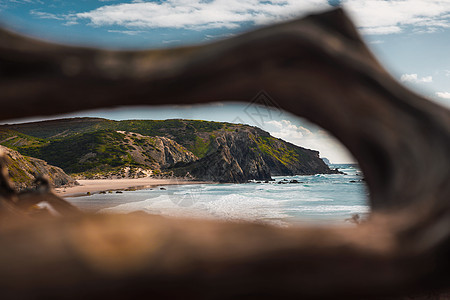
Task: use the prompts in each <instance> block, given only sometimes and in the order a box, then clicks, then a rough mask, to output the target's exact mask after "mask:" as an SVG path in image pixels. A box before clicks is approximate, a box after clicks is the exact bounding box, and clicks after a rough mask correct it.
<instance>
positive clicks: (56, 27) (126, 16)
mask: <svg viewBox="0 0 450 300" xmlns="http://www.w3.org/2000/svg"><path fill="white" fill-rule="evenodd" d="M338 5H341V6H342V7H343V8H344V9H345V10H346V11H347V12H348V14H349V15H350V17H351V18H352V20H353V21H354V23H355V24H356V26H357V28H358V29H359V31H360V33H361V35H362V37H363V38H364V40H365V41H366V43H367V44H368V46H369V47H370V49H371V50H372V51H373V53H374V54H375V56H376V57H377V58H378V60H379V61H380V62H381V64H383V65H384V66H385V67H386V69H387V70H388V71H389V72H390V73H391V74H392V76H393V77H394V78H396V79H397V80H398V81H399V82H401V83H402V84H404V85H406V86H408V87H409V88H411V89H412V90H414V91H416V92H418V93H420V94H422V95H423V96H425V97H426V98H428V99H430V101H434V102H437V103H439V104H441V105H442V106H445V107H447V108H450V55H449V53H450V0H342V1H339V0H272V1H261V0H165V1H163V0H157V1H144V0H129V1H123V0H78V1H70V0H68V1H62V0H51V1H50V0H10V1H5V0H0V23H1V25H2V26H6V27H7V28H9V29H11V30H13V31H17V32H21V33H24V34H27V35H30V36H34V37H37V38H41V39H44V40H48V41H53V42H58V43H65V44H72V45H83V46H93V47H101V48H112V49H144V48H167V47H177V46H183V45H190V44H199V43H209V42H213V41H214V40H218V39H224V38H228V37H232V36H234V35H238V34H240V33H242V32H246V31H249V30H252V29H254V28H259V27H262V26H267V25H270V24H273V23H277V22H282V21H286V20H291V19H294V18H298V17H301V16H304V15H305V14H308V13H314V12H320V11H323V10H326V9H330V8H332V7H333V6H338ZM256 96H257V95H255V97H256ZM267 96H268V97H269V98H270V95H267ZM271 100H272V101H274V102H275V103H276V99H271ZM68 116H98V117H104V118H109V119H116V120H120V119H166V118H191V119H203V120H215V121H227V122H237V123H247V124H250V125H254V126H258V127H261V128H263V129H264V130H267V131H269V132H270V133H271V134H272V135H274V136H276V137H279V138H282V139H284V140H287V141H289V142H292V143H294V144H297V145H300V146H304V147H308V148H312V149H316V150H319V151H320V152H321V156H323V157H327V158H329V159H330V160H331V161H332V162H352V161H353V158H352V157H350V156H349V155H348V153H346V152H345V149H344V150H343V147H342V146H340V145H339V144H338V143H337V142H336V141H335V140H334V139H333V138H332V137H331V136H330V135H329V134H327V133H326V132H324V131H323V130H322V129H320V128H318V127H316V126H314V125H313V124H311V123H309V122H307V121H305V120H302V119H299V118H297V117H295V116H292V115H290V114H288V113H286V112H282V111H278V110H275V111H270V110H268V108H267V107H266V106H265V105H262V106H261V107H259V108H258V106H257V105H256V104H255V103H253V104H252V105H250V107H249V105H248V104H239V103H232V104H224V103H214V104H211V105H207V106H195V107H179V106H177V107H173V106H172V107H151V108H144V107H142V108H121V109H114V110H101V111H89V112H79V113H77V114H71V115H68Z"/></svg>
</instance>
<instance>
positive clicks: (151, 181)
mask: <svg viewBox="0 0 450 300" xmlns="http://www.w3.org/2000/svg"><path fill="white" fill-rule="evenodd" d="M77 182H78V183H79V184H80V185H74V186H70V187H59V188H55V189H54V191H55V193H56V194H57V195H59V196H62V197H79V196H86V195H92V194H98V193H100V192H109V191H123V190H127V189H133V190H137V189H145V188H154V187H157V186H162V185H186V184H205V183H215V182H212V181H195V180H182V179H176V178H174V179H170V178H169V179H159V178H153V177H143V178H122V179H84V180H77Z"/></svg>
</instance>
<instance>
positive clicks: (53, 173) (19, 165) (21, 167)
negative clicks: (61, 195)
mask: <svg viewBox="0 0 450 300" xmlns="http://www.w3.org/2000/svg"><path fill="white" fill-rule="evenodd" d="M0 152H3V153H4V154H6V156H7V157H8V158H9V164H8V166H7V167H8V172H9V175H10V177H11V180H12V182H13V184H14V186H15V188H16V189H18V190H23V189H25V188H29V187H31V186H33V185H34V181H35V179H36V178H38V177H39V176H45V177H46V178H48V179H49V182H50V184H51V185H52V186H53V187H61V186H70V185H76V184H78V183H77V182H76V181H75V180H74V179H73V178H72V177H70V176H69V175H67V174H66V173H64V171H63V170H62V169H61V168H58V167H55V166H52V165H49V164H48V163H47V162H45V161H43V160H41V159H37V158H32V157H28V156H23V155H21V154H20V153H19V152H17V151H14V150H11V149H9V148H7V147H4V146H0Z"/></svg>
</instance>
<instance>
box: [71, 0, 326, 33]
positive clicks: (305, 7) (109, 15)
mask: <svg viewBox="0 0 450 300" xmlns="http://www.w3.org/2000/svg"><path fill="white" fill-rule="evenodd" d="M325 7H330V6H329V4H328V2H327V1H325V0H302V1H296V0H272V1H261V0H212V1H204V0H167V1H163V2H160V3H158V2H149V1H133V2H132V3H122V4H117V5H105V6H102V7H99V8H97V9H95V10H92V11H88V12H82V13H78V14H76V16H77V17H78V18H80V19H88V20H89V21H90V23H91V24H92V25H95V26H105V25H119V26H125V27H138V28H187V29H194V30H202V29H206V28H228V29H234V28H238V27H240V26H241V24H242V23H243V22H251V23H253V24H256V25H259V24H266V23H272V22H275V21H281V20H286V19H290V18H294V17H297V16H299V15H301V14H304V13H306V12H311V11H313V10H317V9H319V8H325Z"/></svg>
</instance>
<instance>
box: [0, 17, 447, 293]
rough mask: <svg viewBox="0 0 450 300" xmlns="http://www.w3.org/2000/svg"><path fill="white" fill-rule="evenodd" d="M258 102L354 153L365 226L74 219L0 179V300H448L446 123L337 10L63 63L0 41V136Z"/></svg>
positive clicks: (12, 38)
mask: <svg viewBox="0 0 450 300" xmlns="http://www.w3.org/2000/svg"><path fill="white" fill-rule="evenodd" d="M260 90H266V91H267V92H268V93H269V94H270V95H271V96H272V97H273V98H274V99H276V101H277V103H278V104H279V105H280V106H281V108H283V109H285V110H287V111H289V112H291V113H294V114H296V115H298V116H301V117H305V118H307V119H309V120H311V121H312V122H314V123H316V124H318V125H320V126H322V127H323V128H325V129H326V130H328V131H330V132H331V133H332V134H333V135H335V136H336V137H337V138H338V139H339V140H340V141H341V142H342V143H343V144H344V145H345V146H346V147H347V148H348V149H349V150H350V152H351V153H352V154H353V155H354V157H355V158H356V159H357V160H358V162H359V163H360V165H361V167H362V169H363V172H364V174H365V176H366V180H367V185H368V187H369V190H370V203H371V206H372V210H373V213H372V215H371V217H370V219H369V221H368V222H366V223H364V224H362V225H360V226H358V227H356V228H335V227H331V228H327V227H305V228H291V229H280V228H272V227H269V226H264V225H257V224H246V223H242V224H230V223H221V222H211V221H192V220H172V219H165V218H160V217H154V216H146V215H141V214H134V215H85V214H80V213H78V212H77V211H76V209H74V208H72V207H70V205H69V206H68V205H65V204H63V202H61V201H60V200H61V199H59V198H58V197H56V196H55V195H53V194H52V193H51V192H48V191H45V190H44V191H41V192H39V193H38V192H35V193H32V194H30V193H28V194H18V193H16V192H15V191H14V190H12V189H11V188H10V187H9V185H8V183H7V179H6V177H5V176H2V178H3V179H2V180H1V181H2V182H1V189H0V192H1V193H0V204H1V207H0V213H1V225H2V228H0V240H1V245H2V246H1V248H0V295H2V298H4V297H10V298H15V297H24V298H28V297H32V296H33V297H38V298H39V297H42V298H43V297H50V298H59V297H61V296H65V297H69V298H78V297H81V296H89V297H98V296H109V297H112V298H119V297H121V296H138V295H139V296H141V295H146V296H148V297H151V296H164V297H168V296H171V297H179V298H198V297H200V298H232V297H236V296H252V297H255V296H273V297H279V298H282V297H294V296H296V297H297V296H303V297H306V298H317V299H323V298H337V297H345V298H358V299H359V298H361V297H377V296H400V295H405V294H414V293H420V292H425V293H429V292H430V291H433V290H435V289H437V290H440V289H446V288H448V287H449V282H450V263H449V262H450V259H449V253H450V155H449V154H450V112H449V110H447V109H445V108H443V107H440V106H439V105H437V104H434V103H432V102H430V101H428V100H426V99H424V98H423V97H421V96H418V95H416V94H414V93H412V92H411V91H409V90H407V89H405V88H404V87H403V86H401V85H400V84H399V83H398V82H396V81H395V80H394V79H393V78H391V77H390V75H389V74H388V73H387V72H386V71H385V70H384V69H383V68H382V67H381V66H380V64H379V63H378V62H377V61H376V60H375V58H374V57H373V56H372V55H371V53H370V52H369V50H368V49H367V47H366V46H365V45H364V43H363V42H362V40H361V38H360V37H359V35H358V33H357V31H356V30H355V28H354V26H353V25H352V23H351V22H350V21H349V19H348V18H347V17H346V15H345V13H344V12H343V11H342V10H341V9H337V10H333V11H331V12H326V13H322V14H318V15H312V16H309V17H306V18H304V19H301V20H296V21H292V22H288V23H284V24H279V25H275V26H271V27H267V28H263V29H260V30H257V31H254V32H250V33H247V34H244V35H241V36H238V37H235V38H230V39H227V40H224V41H220V42H216V43H213V44H208V45H203V46H197V47H186V48H178V49H167V50H153V51H107V50H99V49H87V48H77V47H68V46H62V45H56V44H50V43H46V42H42V41H37V40H33V39H30V38H26V37H23V36H19V35H16V34H13V33H10V32H8V31H4V30H1V31H0V104H1V110H0V120H6V119H11V118H20V117H28V116H35V115H51V114H57V113H67V112H73V111H77V110H82V109H91V108H102V107H113V106H118V105H160V104H193V103H206V102H209V101H212V100H214V101H243V102H248V101H250V100H251V99H252V97H253V96H254V95H256V94H257V93H258V91H260ZM24 199H25V200H24ZM30 199H32V200H30ZM42 200H44V201H48V202H50V203H53V204H54V205H55V207H56V209H57V210H58V208H59V211H60V212H61V214H63V215H66V216H67V217H66V218H56V219H49V220H40V221H36V220H34V219H32V218H30V217H29V215H28V214H27V213H26V212H24V208H23V207H20V206H19V204H20V203H34V202H38V201H42ZM24 201H25V202H24ZM26 201H28V202H26ZM3 296H4V297H3Z"/></svg>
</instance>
